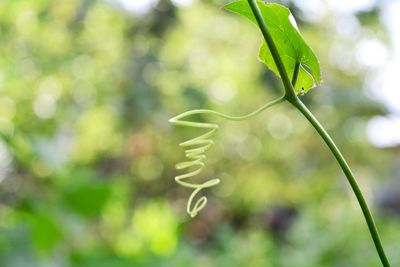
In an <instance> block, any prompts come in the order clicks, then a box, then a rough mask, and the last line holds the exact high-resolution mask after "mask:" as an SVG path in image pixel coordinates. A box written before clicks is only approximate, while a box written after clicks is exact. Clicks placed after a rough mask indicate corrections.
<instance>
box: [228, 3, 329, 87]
mask: <svg viewBox="0 0 400 267" xmlns="http://www.w3.org/2000/svg"><path fill="white" fill-rule="evenodd" d="M257 4H258V6H259V8H260V11H261V14H262V16H263V18H264V21H265V23H266V25H267V27H268V29H269V31H270V33H271V36H272V39H273V40H274V42H275V44H276V46H277V48H278V52H279V55H280V56H281V58H282V61H283V64H284V66H285V69H286V71H287V74H288V76H289V77H292V76H293V72H294V67H295V64H296V62H300V72H299V75H298V78H297V83H296V86H295V90H296V92H297V93H306V92H307V91H308V90H310V89H311V88H312V87H314V86H316V85H317V84H320V82H321V70H320V67H319V62H318V59H317V57H316V56H315V54H314V52H313V51H312V49H311V48H310V47H309V46H308V45H307V43H306V42H305V41H304V39H303V37H302V36H301V34H300V32H299V31H298V29H297V25H296V22H295V20H294V18H293V16H292V14H291V13H290V10H289V9H287V8H286V7H284V6H281V5H278V4H269V3H264V2H262V1H257ZM225 8H226V9H227V10H229V11H232V12H235V13H238V14H240V15H243V16H245V17H246V18H248V19H249V20H251V21H252V22H253V23H254V24H256V25H257V27H258V24H257V21H256V19H255V17H254V15H253V12H252V10H251V8H250V5H249V3H248V2H247V1H246V0H239V1H236V2H233V3H230V4H227V5H226V6H225ZM259 58H260V60H261V61H262V62H263V63H264V64H265V65H267V67H268V68H269V69H270V70H272V71H273V72H274V73H275V74H276V75H278V76H279V77H280V75H279V72H278V69H277V67H276V65H275V62H274V60H273V58H272V55H271V52H270V51H269V48H268V45H267V44H266V42H265V40H264V41H263V43H262V45H261V48H260V53H259Z"/></svg>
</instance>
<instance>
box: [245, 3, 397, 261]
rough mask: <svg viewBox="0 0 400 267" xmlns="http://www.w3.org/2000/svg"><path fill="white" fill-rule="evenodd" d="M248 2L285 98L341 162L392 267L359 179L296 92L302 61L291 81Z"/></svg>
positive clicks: (377, 245) (381, 255) (378, 247)
mask: <svg viewBox="0 0 400 267" xmlns="http://www.w3.org/2000/svg"><path fill="white" fill-rule="evenodd" d="M248 3H249V5H250V7H251V9H252V11H253V14H254V16H255V18H256V20H257V23H258V25H259V27H260V29H261V32H262V34H263V36H264V39H265V41H266V42H267V45H268V47H269V49H270V51H271V54H272V57H273V59H274V62H275V64H276V66H277V68H278V71H279V74H280V76H281V79H282V82H283V85H284V88H285V99H286V100H287V101H288V102H289V103H291V104H292V105H293V106H294V107H295V108H297V109H298V110H299V111H300V112H301V113H302V114H303V115H304V117H305V118H306V119H307V120H308V121H309V122H310V124H311V125H312V126H313V127H314V129H315V130H316V131H317V133H318V134H319V136H320V137H321V138H322V139H323V140H324V142H325V143H326V145H327V146H328V148H329V150H330V151H331V153H332V154H333V156H334V157H335V158H336V161H337V162H338V163H339V166H340V167H341V168H342V170H343V173H344V174H345V175H346V178H347V181H348V182H349V184H350V186H351V188H352V190H353V192H354V195H355V196H356V198H357V201H358V203H359V205H360V208H361V210H362V213H363V215H364V218H365V221H366V223H367V225H368V229H369V232H370V233H371V236H372V240H373V242H374V244H375V248H376V251H377V252H378V255H379V258H380V260H381V262H382V265H383V266H384V267H390V264H389V261H388V259H387V257H386V254H385V251H384V249H383V246H382V243H381V240H380V237H379V233H378V230H377V228H376V225H375V222H374V219H373V218H372V215H371V212H370V211H369V208H368V204H367V202H366V201H365V199H364V196H363V194H362V192H361V190H360V187H359V186H358V184H357V181H356V179H355V177H354V175H353V173H352V171H351V169H350V167H349V165H348V164H347V162H346V160H345V159H344V157H343V155H342V153H341V152H340V150H339V148H338V147H337V146H336V144H335V143H334V142H333V140H332V138H331V137H330V135H329V134H328V132H327V131H326V130H325V128H324V127H323V126H322V125H321V123H320V122H319V121H318V120H317V119H316V118H315V117H314V115H313V114H312V113H311V111H310V110H308V108H307V107H306V106H305V105H304V104H303V102H301V100H300V99H299V98H298V96H297V95H296V93H295V90H294V84H295V83H296V81H297V75H298V73H299V69H300V63H299V62H297V63H296V66H295V71H294V75H293V78H292V82H290V80H289V77H288V75H287V72H286V69H285V66H284V65H283V62H282V59H281V57H280V55H279V52H278V49H277V47H276V45H275V43H274V41H273V39H272V36H271V34H270V32H269V30H268V27H267V25H266V24H265V21H264V19H263V17H262V14H261V11H260V9H259V7H258V5H257V1H256V0H248Z"/></svg>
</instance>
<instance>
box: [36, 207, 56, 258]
mask: <svg viewBox="0 0 400 267" xmlns="http://www.w3.org/2000/svg"><path fill="white" fill-rule="evenodd" d="M30 223H31V231H32V237H33V242H34V244H35V247H36V248H37V249H38V250H39V251H48V250H50V249H52V248H53V247H54V246H55V245H56V244H57V242H58V241H59V240H60V239H61V238H62V235H63V234H62V230H61V229H60V227H59V224H58V223H57V222H56V221H55V219H54V218H53V217H52V216H51V215H49V214H43V213H36V214H34V215H33V216H32V217H31V218H30Z"/></svg>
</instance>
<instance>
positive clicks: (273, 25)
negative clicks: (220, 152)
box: [170, 0, 390, 267]
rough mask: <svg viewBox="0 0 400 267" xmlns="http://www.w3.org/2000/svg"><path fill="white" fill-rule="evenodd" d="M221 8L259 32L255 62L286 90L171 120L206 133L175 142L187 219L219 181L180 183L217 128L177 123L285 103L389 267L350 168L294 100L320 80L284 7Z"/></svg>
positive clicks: (245, 1) (249, 2)
mask: <svg viewBox="0 0 400 267" xmlns="http://www.w3.org/2000/svg"><path fill="white" fill-rule="evenodd" d="M225 8H226V9H227V10H230V11H232V12H235V13H238V14H240V15H243V16H245V17H247V18H248V19H249V20H250V21H252V22H253V23H254V24H256V26H258V27H259V28H260V30H261V32H262V35H263V37H264V42H263V44H262V46H261V48H260V53H259V58H260V60H261V61H262V62H263V63H265V64H266V65H267V67H268V68H269V69H270V70H272V71H273V72H274V73H275V74H276V75H278V76H279V77H280V78H281V80H282V83H283V86H284V90H285V92H284V94H283V96H282V97H280V98H278V99H277V100H274V101H272V102H270V103H268V104H266V105H264V106H263V107H261V108H260V109H258V110H256V111H254V112H252V113H249V114H248V115H244V116H239V117H234V116H229V115H225V114H222V113H219V112H216V111H213V110H192V111H188V112H185V113H182V114H180V115H178V116H176V117H174V118H172V119H171V120H170V122H171V123H172V124H175V125H180V126H188V127H195V128H204V129H208V130H209V131H208V132H207V133H205V134H203V135H200V136H198V137H195V138H193V139H190V140H188V141H186V142H183V143H181V144H180V146H182V147H185V148H187V149H186V151H185V154H186V157H187V158H188V159H189V160H190V161H186V162H182V163H179V164H177V169H179V170H182V169H191V168H192V167H197V168H196V169H195V170H192V171H190V170H189V172H188V173H185V174H182V175H178V176H176V177H175V180H176V181H177V182H178V183H179V184H181V185H182V186H185V187H188V188H192V189H194V191H193V192H192V194H191V196H190V197H189V201H188V205H187V211H188V213H189V214H190V215H191V216H192V217H194V216H196V215H197V213H198V212H199V211H200V210H201V209H202V208H203V207H204V206H205V205H206V202H207V199H206V197H204V196H203V197H200V198H199V199H198V200H197V201H196V203H195V204H194V205H192V202H193V200H194V197H195V196H196V195H197V194H198V193H199V192H200V191H201V190H202V189H205V188H209V187H212V186H214V185H216V184H218V183H219V179H217V178H215V179H212V180H209V181H206V182H204V183H191V182H187V181H185V179H188V178H191V177H193V176H195V175H197V174H199V173H200V172H201V170H202V169H203V167H204V162H203V161H204V159H205V158H206V156H205V154H204V153H205V152H206V151H207V150H208V149H209V148H210V147H211V146H212V144H213V141H212V140H211V139H210V137H211V136H212V135H213V134H214V133H215V132H216V130H217V129H218V125H216V124H212V123H202V122H193V121H187V120H182V119H183V118H186V117H188V116H191V115H195V114H210V115H216V116H219V117H222V118H224V119H228V120H235V121H238V120H244V119H247V118H250V117H252V116H254V115H256V114H258V113H259V112H261V111H263V110H265V109H267V108H269V107H271V106H273V105H275V104H278V103H281V102H288V103H290V104H291V105H292V106H294V107H295V108H296V109H297V110H299V111H300V112H301V113H302V114H303V115H304V117H305V118H306V119H307V120H308V121H309V122H310V124H311V125H312V126H313V127H314V129H315V130H316V131H317V133H318V134H319V136H320V137H321V138H322V139H323V140H324V142H325V143H326V145H327V146H328V148H329V150H330V151H331V153H332V154H333V156H334V157H335V159H336V160H337V162H338V164H339V165H340V167H341V168H342V170H343V172H344V174H345V175H346V178H347V180H348V182H349V184H350V186H351V188H352V190H353V192H354V195H355V196H356V198H357V201H358V203H359V205H360V207H361V210H362V212H363V215H364V217H365V220H366V223H367V225H368V228H369V231H370V233H371V236H372V239H373V242H374V244H375V247H376V250H377V252H378V254H379V257H380V260H381V262H382V265H383V266H385V267H388V266H390V264H389V261H388V259H387V257H386V255H385V252H384V249H383V247H382V244H381V241H380V237H379V234H378V231H377V229H376V226H375V223H374V220H373V218H372V215H371V213H370V211H369V208H368V205H367V203H366V201H365V199H364V197H363V195H362V192H361V190H360V188H359V186H358V184H357V182H356V180H355V177H354V175H353V173H352V171H351V169H350V167H349V165H348V164H347V162H346V160H345V159H344V157H343V155H342V153H341V152H340V150H339V149H338V147H337V146H336V145H335V143H334V142H333V140H332V138H331V137H330V136H329V134H328V133H327V131H326V130H325V129H324V127H323V126H322V125H321V123H320V122H319V121H318V120H317V119H316V118H315V117H314V115H313V114H312V113H311V111H309V110H308V108H307V107H306V106H305V105H304V104H303V103H302V101H301V100H300V98H299V96H302V95H303V94H305V93H307V92H308V91H309V90H310V89H311V88H313V87H314V86H315V85H318V84H319V83H320V82H321V73H320V67H319V62H318V60H317V57H316V56H315V54H314V52H313V51H312V49H311V48H310V47H309V46H308V45H307V44H306V42H305V41H304V40H303V38H302V36H301V35H300V33H299V31H298V29H297V26H296V23H295V20H294V18H293V16H292V15H291V13H290V11H289V9H287V8H285V7H284V6H281V5H278V4H269V3H264V2H262V1H258V0H238V1H235V2H232V3H230V4H228V5H226V6H225ZM290 76H291V77H292V79H291V80H290V79H289V77H290Z"/></svg>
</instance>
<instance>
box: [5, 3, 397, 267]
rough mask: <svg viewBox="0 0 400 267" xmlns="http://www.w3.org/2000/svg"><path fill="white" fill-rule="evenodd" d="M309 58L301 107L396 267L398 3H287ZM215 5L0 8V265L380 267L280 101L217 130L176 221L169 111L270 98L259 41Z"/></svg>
mask: <svg viewBox="0 0 400 267" xmlns="http://www.w3.org/2000/svg"><path fill="white" fill-rule="evenodd" d="M283 2H284V4H285V5H286V6H289V7H290V8H291V10H292V12H293V14H294V16H295V17H296V19H297V22H298V25H299V28H300V30H301V32H302V34H303V36H304V38H305V39H306V41H307V42H309V44H310V45H311V46H312V47H313V49H314V50H315V52H316V54H317V55H318V57H319V60H320V63H321V68H322V73H323V80H324V82H323V84H322V85H321V86H320V87H317V88H315V89H313V90H311V91H310V92H309V94H307V95H306V96H304V97H302V99H303V100H304V102H305V103H306V104H307V106H309V107H310V109H311V110H312V111H313V112H314V113H315V114H316V116H317V117H318V118H319V119H320V121H321V122H322V123H323V124H324V125H325V126H326V128H327V130H328V131H329V133H331V135H332V136H333V138H334V140H335V141H336V142H337V144H338V146H339V147H340V148H341V149H342V151H343V153H344V155H345V157H346V159H347V160H348V162H349V164H350V166H351V167H352V169H353V171H354V173H355V175H356V177H357V179H358V181H359V183H360V186H361V188H362V191H363V192H364V194H365V197H366V198H367V201H368V203H369V204H370V206H371V208H372V212H373V214H374V216H375V218H376V223H377V226H378V229H379V231H380V233H381V236H382V241H383V244H384V247H385V248H386V250H387V253H388V256H389V258H390V261H391V262H392V264H393V266H399V265H400V90H399V86H398V81H399V69H400V26H398V25H400V21H399V20H400V19H399V16H398V14H399V12H400V3H399V2H398V1H390V0H386V1H374V0H357V1H334V0H325V1H312V0H308V1H300V0H298V1H297V0H296V1H283ZM224 3H226V2H225V1H222V0H215V1H212V0H204V1H201V0H174V1H170V0H160V1H158V0H131V1H128V0H125V1H124V0H118V1H117V0H115V1H111V0H109V1H104V0H98V1H94V0H82V1H78V0H64V1H50V0H32V1H14V0H13V1H11V0H3V1H0V266H4V267H30V266H32V267H36V266H38V267H39V266H40V267H42V266H45V267H47V266H82V267H128V266H129V267H141V266H146V267H147V266H149V267H158V266H166V267H167V266H168V267H170V266H172V267H179V266H182V267H191V266H194V267H197V266H198V267H208V266H218V267H225V266H229V267H244V266H254V267H258V266H260V267H261V266H263V267H279V266H282V267H286V266H287V267H322V266H330V267H347V266H362V267H374V266H380V263H379V260H378V257H377V254H376V252H375V249H374V246H373V244H372V240H371V237H370V235H369V232H368V231H367V227H366V225H365V223H364V218H363V217H362V215H361V211H360V209H359V207H358V204H357V203H356V201H355V197H354V196H353V195H352V192H351V190H350V188H349V185H348V184H347V181H346V179H345V177H344V175H343V174H342V172H341V170H340V168H339V167H338V166H337V164H336V162H335V161H334V158H333V157H332V155H331V154H330V153H329V151H328V149H327V148H326V146H325V145H324V144H323V142H322V141H321V140H320V138H319V137H318V136H317V135H316V133H315V132H314V130H313V129H312V128H311V127H310V126H309V124H308V123H307V122H306V121H305V119H303V118H302V117H301V115H300V114H299V113H298V112H297V111H296V110H294V109H293V108H291V107H290V106H288V105H286V104H283V105H280V106H278V107H274V108H273V109H271V110H269V111H267V112H264V113H262V114H261V115H259V116H257V117H255V118H253V119H251V120H249V121H245V122H241V123H235V122H225V121H222V120H219V119H216V118H213V117H202V118H198V119H199V120H200V119H202V120H207V121H213V122H218V123H219V124H220V125H221V129H220V131H219V132H218V134H217V135H216V136H215V137H214V140H215V142H216V145H215V146H214V147H213V149H212V150H210V151H209V153H208V159H207V168H206V169H205V171H204V172H203V174H202V175H201V176H199V177H197V178H196V180H197V181H201V180H202V179H210V178H214V177H219V178H221V184H220V185H218V186H216V187H214V188H212V189H211V190H206V191H204V193H206V194H207V195H208V197H209V202H208V204H207V207H206V208H205V209H204V210H203V211H202V212H201V213H200V215H199V216H198V217H197V218H195V219H192V220H191V219H189V216H188V215H187V214H186V213H185V208H186V206H185V205H186V200H187V198H188V196H189V194H190V193H191V191H190V190H189V189H186V188H182V187H180V186H178V185H177V184H176V183H175V182H174V180H173V177H174V175H176V173H177V172H176V171H175V169H174V165H175V164H176V163H177V162H179V161H182V160H183V159H184V155H183V150H182V149H181V148H179V147H178V146H177V145H178V143H179V142H181V141H183V140H185V139H187V138H190V137H193V136H195V135H196V134H198V132H195V131H192V130H190V129H185V128H179V127H171V126H170V125H169V124H168V122H167V121H168V119H169V118H170V117H172V116H174V115H177V114H178V113H181V112H183V111H186V110H189V109H194V108H213V109H216V110H219V111H223V112H226V113H229V114H237V115H240V114H244V113H247V112H249V111H252V110H253V109H255V108H257V107H259V106H261V105H263V104H264V103H265V102H267V101H269V100H271V99H273V98H276V97H277V96H278V95H279V94H280V93H281V92H282V87H281V85H280V83H279V80H278V79H277V78H276V77H274V75H273V74H271V72H269V71H268V70H267V69H266V68H265V66H263V65H262V64H261V63H259V62H258V61H257V52H258V47H259V45H260V40H261V36H260V34H259V32H258V31H257V29H256V28H255V27H254V26H253V25H251V24H250V23H249V22H248V21H246V20H245V19H244V18H242V17H239V16H237V15H234V14H229V13H228V12H226V11H224V10H222V9H221V6H222V5H223V4H224Z"/></svg>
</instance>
